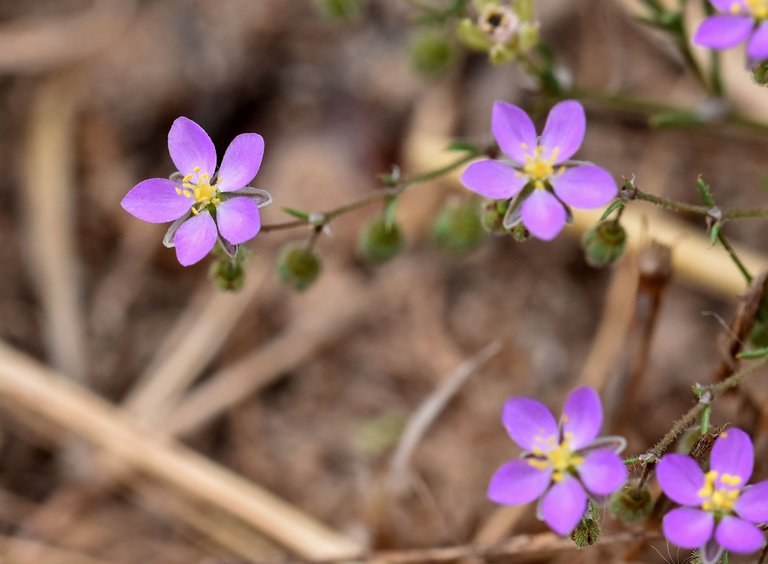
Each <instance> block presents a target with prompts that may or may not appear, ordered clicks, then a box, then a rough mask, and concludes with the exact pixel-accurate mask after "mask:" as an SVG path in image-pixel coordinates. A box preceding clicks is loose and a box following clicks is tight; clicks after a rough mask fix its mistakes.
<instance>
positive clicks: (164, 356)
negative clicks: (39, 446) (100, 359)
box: [124, 261, 267, 425]
mask: <svg viewBox="0 0 768 564" xmlns="http://www.w3.org/2000/svg"><path fill="white" fill-rule="evenodd" d="M266 272H267V267H266V266H265V264H264V263H263V262H261V261H258V262H254V263H252V264H251V266H250V267H249V268H248V271H247V272H246V279H247V282H246V284H245V287H244V288H243V289H242V290H241V291H240V292H238V293H236V294H231V293H226V292H220V291H217V290H214V289H211V287H210V282H208V281H207V280H206V281H205V282H204V283H203V286H202V288H201V290H200V291H199V293H198V294H197V296H196V297H194V298H193V299H192V300H191V303H190V305H189V306H188V307H187V310H186V311H185V312H184V313H183V314H182V315H181V317H180V318H179V320H178V321H177V322H176V325H175V326H174V328H173V330H172V331H171V332H170V334H169V335H168V338H167V339H166V341H165V342H164V343H162V344H161V345H160V347H158V349H157V353H156V354H155V359H154V361H153V362H152V363H151V364H150V366H149V368H147V370H146V371H145V373H144V374H143V375H142V377H141V378H140V379H139V381H138V383H137V384H136V385H135V386H134V388H133V390H132V391H131V393H130V394H129V395H128V397H127V398H126V399H125V402H124V404H125V406H126V409H127V410H128V411H129V412H131V413H132V414H134V415H135V417H136V420H137V421H140V422H142V423H146V424H149V425H152V424H155V423H158V422H160V421H162V420H163V419H165V417H166V416H167V414H168V412H169V411H170V410H171V409H172V408H173V406H175V405H176V403H177V400H178V398H179V397H180V396H181V395H182V394H183V393H184V392H185V391H186V389H187V388H188V387H189V385H190V384H192V382H194V380H195V379H196V378H197V377H198V376H199V375H200V373H201V372H202V371H203V370H204V369H205V367H206V365H207V364H208V363H209V362H210V361H211V359H213V357H214V356H215V355H216V354H218V352H219V349H220V347H221V345H222V344H224V342H225V341H226V339H227V337H229V334H230V333H231V332H232V330H233V329H234V328H235V327H236V326H237V323H238V321H239V320H240V316H241V315H242V314H244V313H245V312H247V311H248V305H249V304H250V302H251V300H253V299H254V297H255V296H256V294H257V292H258V290H259V288H260V287H261V283H262V281H263V280H264V277H265V275H266Z"/></svg>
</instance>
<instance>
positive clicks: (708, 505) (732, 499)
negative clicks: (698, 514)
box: [698, 470, 742, 512]
mask: <svg viewBox="0 0 768 564" xmlns="http://www.w3.org/2000/svg"><path fill="white" fill-rule="evenodd" d="M718 477H720V474H719V473H718V472H717V471H715V470H710V471H709V472H707V473H706V474H704V486H703V487H702V488H701V489H700V490H699V491H698V494H699V497H701V498H702V503H701V508H702V509H703V510H704V511H716V512H730V511H732V510H733V507H734V504H735V503H736V500H737V499H739V495H741V490H738V489H733V490H732V489H725V488H718V487H716V482H717V479H718ZM741 481H742V480H741V478H740V477H739V476H736V475H733V474H723V475H722V477H720V482H721V483H723V484H726V485H728V486H738V485H739V484H740V483H741Z"/></svg>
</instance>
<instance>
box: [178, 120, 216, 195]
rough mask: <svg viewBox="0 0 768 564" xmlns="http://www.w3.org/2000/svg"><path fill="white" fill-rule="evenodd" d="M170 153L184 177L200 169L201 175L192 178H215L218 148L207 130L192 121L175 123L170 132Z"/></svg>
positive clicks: (196, 174) (194, 179)
mask: <svg viewBox="0 0 768 564" xmlns="http://www.w3.org/2000/svg"><path fill="white" fill-rule="evenodd" d="M168 152H170V153H171V160H172V161H173V164H175V165H176V169H177V170H178V171H179V172H180V173H181V174H183V175H185V176H186V175H187V174H193V169H195V168H197V167H200V171H199V173H195V175H194V176H193V177H192V179H193V181H196V180H197V178H198V174H207V175H208V176H213V173H214V172H215V171H216V148H215V147H214V146H213V141H211V138H210V137H208V134H207V133H206V132H205V130H204V129H203V128H202V127H200V126H199V125H197V124H196V123H195V122H194V121H192V120H191V119H188V118H185V117H180V118H176V121H174V122H173V125H172V126H171V130H170V131H169V132H168Z"/></svg>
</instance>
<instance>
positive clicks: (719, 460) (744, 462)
mask: <svg viewBox="0 0 768 564" xmlns="http://www.w3.org/2000/svg"><path fill="white" fill-rule="evenodd" d="M754 463H755V452H754V449H753V448H752V440H751V439H750V438H749V435H747V434H746V433H745V432H744V431H742V430H741V429H737V428H736V427H732V428H730V429H727V430H726V431H723V432H722V433H720V436H719V437H718V438H717V440H716V441H715V446H713V447H712V455H711V456H710V459H709V467H710V469H711V470H715V471H717V473H718V474H719V478H718V483H719V484H720V485H721V487H731V488H732V487H739V488H743V487H744V486H745V485H746V484H747V482H749V479H750V478H751V477H752V467H753V466H754ZM723 474H730V475H731V476H738V477H739V478H741V482H739V483H738V484H729V483H727V482H722V481H721V480H722V477H723Z"/></svg>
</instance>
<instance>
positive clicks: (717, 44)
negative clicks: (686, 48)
mask: <svg viewBox="0 0 768 564" xmlns="http://www.w3.org/2000/svg"><path fill="white" fill-rule="evenodd" d="M752 26H753V23H752V18H750V17H748V16H734V15H730V14H721V15H717V16H711V17H709V18H707V19H706V20H704V21H703V22H701V25H700V26H699V29H697V30H696V35H695V36H694V37H693V42H694V43H696V44H697V45H701V46H703V47H709V48H711V49H728V48H730V47H734V46H736V45H738V44H739V43H741V42H742V41H744V40H746V39H747V37H749V34H750V33H751V32H752Z"/></svg>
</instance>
